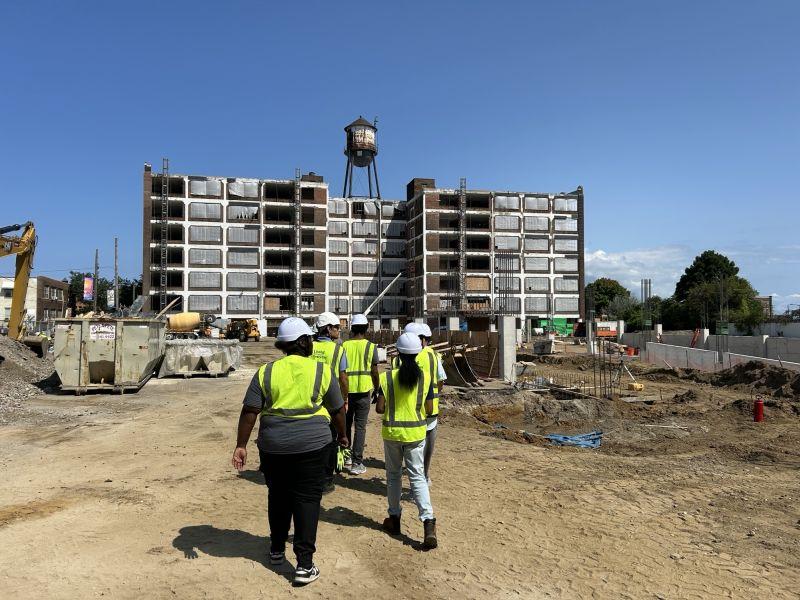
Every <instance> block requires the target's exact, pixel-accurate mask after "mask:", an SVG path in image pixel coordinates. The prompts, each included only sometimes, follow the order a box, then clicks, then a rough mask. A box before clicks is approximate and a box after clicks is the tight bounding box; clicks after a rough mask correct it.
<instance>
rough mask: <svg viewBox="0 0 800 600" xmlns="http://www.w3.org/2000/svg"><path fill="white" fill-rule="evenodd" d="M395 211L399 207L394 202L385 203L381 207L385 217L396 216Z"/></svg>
mask: <svg viewBox="0 0 800 600" xmlns="http://www.w3.org/2000/svg"><path fill="white" fill-rule="evenodd" d="M395 212H397V207H396V206H395V205H394V204H384V205H383V206H382V207H381V214H382V215H383V216H384V217H389V218H391V217H394V213H395Z"/></svg>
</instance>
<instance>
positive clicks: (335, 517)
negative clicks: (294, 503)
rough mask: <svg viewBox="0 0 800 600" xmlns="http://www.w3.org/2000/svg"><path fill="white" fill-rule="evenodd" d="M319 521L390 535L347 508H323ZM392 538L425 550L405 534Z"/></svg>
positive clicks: (366, 518)
mask: <svg viewBox="0 0 800 600" xmlns="http://www.w3.org/2000/svg"><path fill="white" fill-rule="evenodd" d="M319 520H320V521H325V522H326V523H331V524H332V525H343V526H345V527H366V528H367V529H372V530H374V531H378V532H380V534H381V535H388V534H387V533H386V532H384V531H383V528H382V527H381V524H380V523H378V522H377V521H373V520H372V519H370V518H369V517H365V516H364V515H362V514H360V513H357V512H356V511H354V510H352V509H350V508H347V507H345V506H333V507H331V508H325V507H324V506H321V507H320V510H319ZM392 537H394V538H395V539H398V540H400V541H401V542H403V545H404V546H410V547H412V548H414V549H415V550H423V547H422V543H420V542H418V541H416V540H412V539H411V538H410V537H408V536H407V535H406V534H404V533H401V534H400V535H396V536H392Z"/></svg>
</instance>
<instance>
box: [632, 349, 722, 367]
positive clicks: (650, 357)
mask: <svg viewBox="0 0 800 600" xmlns="http://www.w3.org/2000/svg"><path fill="white" fill-rule="evenodd" d="M717 359H718V355H717V353H716V352H715V351H711V350H698V349H697V348H686V347H683V346H670V345H668V344H656V343H653V342H648V343H647V352H646V355H645V361H646V362H648V363H650V364H653V365H659V366H662V367H664V366H667V365H669V366H670V367H679V368H681V369H699V370H700V371H716V370H717V369H718V368H719V361H718V360H717Z"/></svg>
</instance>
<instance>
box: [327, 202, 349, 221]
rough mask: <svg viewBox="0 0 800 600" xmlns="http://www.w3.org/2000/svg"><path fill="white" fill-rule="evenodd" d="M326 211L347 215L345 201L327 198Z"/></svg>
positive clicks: (332, 213)
mask: <svg viewBox="0 0 800 600" xmlns="http://www.w3.org/2000/svg"><path fill="white" fill-rule="evenodd" d="M328 213H329V214H331V215H343V216H345V217H346V216H347V202H346V201H344V200H328Z"/></svg>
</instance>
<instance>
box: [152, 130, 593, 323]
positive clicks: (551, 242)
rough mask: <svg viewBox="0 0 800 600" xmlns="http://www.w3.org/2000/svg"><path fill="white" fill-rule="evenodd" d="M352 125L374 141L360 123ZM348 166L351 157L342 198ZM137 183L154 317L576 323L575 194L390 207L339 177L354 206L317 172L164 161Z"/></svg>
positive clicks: (578, 246)
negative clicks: (262, 171)
mask: <svg viewBox="0 0 800 600" xmlns="http://www.w3.org/2000/svg"><path fill="white" fill-rule="evenodd" d="M353 126H356V127H359V126H361V127H363V128H364V129H366V130H370V129H371V130H373V131H372V134H373V136H374V130H375V129H376V128H375V127H374V126H372V125H370V124H369V123H367V122H365V121H363V120H359V121H356V122H354V123H353V124H351V125H350V126H348V127H349V128H353ZM346 131H348V136H350V135H351V132H350V130H348V129H346ZM348 140H350V137H348ZM348 143H349V142H348ZM371 143H372V145H373V148H374V154H376V153H377V147H376V146H375V145H374V137H373V138H371ZM346 153H347V151H346ZM368 162H369V161H364V160H363V159H362V160H361V162H359V159H355V160H354V161H353V164H354V165H355V166H365V165H364V163H368ZM352 166H353V165H351V164H350V157H349V156H348V169H349V173H348V174H346V178H348V179H349V180H350V185H351V192H352ZM372 168H373V170H374V173H375V186H376V188H377V186H378V181H377V169H376V168H375V166H374V163H373V164H372ZM164 174H166V177H165V176H164ZM143 184H144V186H143V204H144V213H143V217H144V227H143V242H144V249H143V265H144V269H143V274H144V278H143V282H144V283H143V287H144V294H145V296H146V297H147V298H148V299H149V300H150V308H151V309H153V310H158V309H160V308H161V307H162V306H163V305H164V304H165V303H168V302H170V301H172V300H173V299H174V298H175V297H178V296H179V297H180V298H181V302H179V303H177V304H176V310H189V311H199V312H205V313H214V314H218V315H220V316H223V317H230V318H235V317H250V318H263V319H266V320H267V325H268V327H269V328H270V329H271V328H273V327H274V326H275V325H277V323H278V322H279V321H280V320H281V319H283V318H284V317H286V316H288V315H292V314H299V315H300V316H303V317H310V316H312V315H314V314H317V313H319V312H321V311H323V310H331V311H333V312H336V313H338V314H340V316H342V317H346V316H347V315H349V314H353V313H357V312H363V311H365V310H367V308H368V307H369V306H370V305H372V304H373V303H375V304H374V306H373V307H372V308H371V310H370V313H369V317H370V319H380V321H381V325H382V326H383V327H390V326H396V325H397V324H398V323H399V324H402V323H404V322H405V321H407V320H411V319H414V318H423V319H426V320H427V321H428V322H429V323H430V324H431V325H432V326H437V325H443V324H444V323H445V322H446V321H445V320H446V318H447V317H455V316H457V317H459V318H460V320H461V321H462V322H466V323H467V324H468V325H469V327H470V328H471V329H476V328H479V329H484V328H486V329H488V328H489V325H490V324H491V322H492V320H493V319H494V317H496V316H498V315H513V316H517V317H518V318H519V324H520V327H537V326H542V325H544V324H545V323H547V322H550V324H552V323H557V324H561V325H568V324H570V323H573V322H575V321H577V320H578V319H580V318H582V317H583V284H584V281H583V214H584V213H583V190H582V189H581V188H578V189H577V190H576V191H575V192H571V193H558V194H547V193H533V192H508V191H485V190H472V189H467V188H466V185H465V183H464V182H463V181H462V184H461V185H460V186H459V187H458V188H438V187H436V184H435V181H434V180H432V179H419V178H417V179H413V180H412V181H411V182H410V183H409V184H408V187H407V194H406V196H407V198H406V200H405V201H399V200H383V199H380V198H368V197H352V196H350V195H349V194H347V187H346V186H347V179H346V182H345V193H343V196H345V195H348V196H350V197H331V196H330V194H329V187H328V184H327V183H326V182H325V181H323V179H322V177H320V176H318V175H315V174H314V173H309V174H306V175H302V176H301V175H299V174H297V175H296V176H295V178H294V179H250V178H233V177H209V176H196V175H178V174H174V173H169V170H168V165H167V163H166V161H165V163H164V164H163V165H162V172H161V173H154V172H153V171H152V168H151V167H150V165H145V168H144V179H143ZM370 195H372V183H371V180H370ZM378 195H380V192H379V190H378ZM163 208H166V212H165V211H164V210H163ZM162 231H163V232H164V233H163V234H162ZM398 275H400V277H399V278H398V277H397V276H398ZM390 284H391V285H390ZM387 287H388V289H387ZM384 290H386V292H385V294H384V295H383V296H382V297H381V299H380V301H378V302H375V300H376V298H377V297H378V295H379V294H380V293H381V292H382V291H384Z"/></svg>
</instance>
